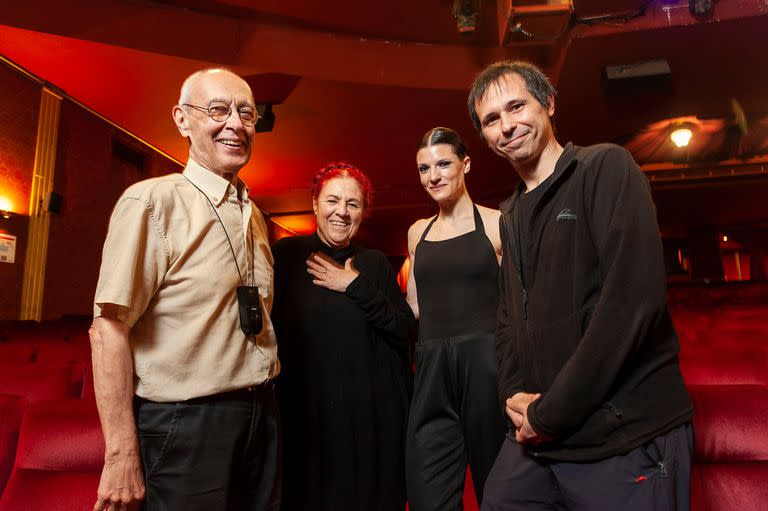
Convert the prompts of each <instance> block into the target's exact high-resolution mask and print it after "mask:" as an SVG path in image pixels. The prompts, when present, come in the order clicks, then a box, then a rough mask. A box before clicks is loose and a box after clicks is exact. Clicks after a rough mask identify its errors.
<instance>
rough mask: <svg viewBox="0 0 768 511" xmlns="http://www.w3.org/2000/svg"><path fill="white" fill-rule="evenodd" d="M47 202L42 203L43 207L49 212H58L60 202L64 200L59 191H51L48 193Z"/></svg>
mask: <svg viewBox="0 0 768 511" xmlns="http://www.w3.org/2000/svg"><path fill="white" fill-rule="evenodd" d="M46 202H47V204H44V206H45V209H47V210H48V211H50V212H51V213H58V212H60V211H61V206H62V203H63V202H64V196H63V195H61V194H60V193H56V192H51V193H50V194H49V195H48V200H47V201H46Z"/></svg>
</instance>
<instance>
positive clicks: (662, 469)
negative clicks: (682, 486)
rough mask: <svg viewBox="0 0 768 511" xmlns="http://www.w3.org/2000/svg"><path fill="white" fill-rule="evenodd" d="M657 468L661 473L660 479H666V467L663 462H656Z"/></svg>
mask: <svg viewBox="0 0 768 511" xmlns="http://www.w3.org/2000/svg"><path fill="white" fill-rule="evenodd" d="M658 466H659V471H660V472H661V477H663V478H664V479H666V478H667V467H665V466H664V462H663V461H660V462H658Z"/></svg>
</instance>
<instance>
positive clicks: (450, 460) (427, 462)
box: [405, 333, 506, 511]
mask: <svg viewBox="0 0 768 511" xmlns="http://www.w3.org/2000/svg"><path fill="white" fill-rule="evenodd" d="M496 373H497V362H496V336H495V334H493V333H478V334H470V335H464V336H460V337H452V338H448V339H436V340H426V341H419V342H418V343H417V345H416V378H415V383H414V396H413V400H412V402H411V411H410V413H409V416H408V433H407V437H406V469H405V474H406V483H407V487H408V503H409V506H410V509H411V510H412V511H425V510H432V509H434V510H439V511H446V510H453V509H461V508H462V496H463V493H464V479H465V477H466V471H467V463H469V467H470V469H471V471H472V482H473V483H474V486H475V494H476V495H477V500H478V501H482V498H483V497H482V491H483V485H484V484H485V479H486V477H487V475H488V472H489V471H490V469H491V466H492V465H493V462H494V460H495V459H496V455H497V453H498V452H499V448H500V447H501V444H502V442H503V440H504V432H505V429H506V427H505V423H504V417H503V415H502V413H501V409H500V408H499V401H498V397H497V396H498V390H497V375H496Z"/></svg>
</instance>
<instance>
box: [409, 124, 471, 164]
mask: <svg viewBox="0 0 768 511" xmlns="http://www.w3.org/2000/svg"><path fill="white" fill-rule="evenodd" d="M437 144H446V145H449V146H451V148H452V149H453V152H454V153H456V156H458V157H459V158H460V159H461V158H464V157H465V156H467V146H465V145H464V140H462V138H461V135H459V134H458V133H457V132H456V131H454V130H452V129H451V128H443V127H440V126H438V127H437V128H432V129H431V130H429V131H428V132H426V133H424V135H422V137H421V138H420V139H419V145H418V146H417V147H416V150H417V151H418V150H420V149H423V148H425V147H430V146H433V145H437Z"/></svg>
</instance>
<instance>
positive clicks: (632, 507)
mask: <svg viewBox="0 0 768 511" xmlns="http://www.w3.org/2000/svg"><path fill="white" fill-rule="evenodd" d="M510 435H511V436H510ZM692 453H693V429H692V427H691V425H690V423H689V424H685V425H683V426H680V427H678V428H676V429H673V430H672V431H669V432H668V433H666V434H664V435H660V436H658V437H656V438H655V439H653V440H652V441H651V442H649V443H648V444H646V445H644V446H641V447H638V448H636V449H634V450H632V451H630V452H628V453H627V454H625V455H623V456H614V457H612V458H607V459H605V460H600V461H596V462H590V463H564V462H546V461H541V460H536V459H534V458H533V457H531V456H530V454H528V451H527V450H526V449H525V448H524V447H523V446H521V445H520V444H518V443H517V442H516V441H515V438H514V431H512V432H511V433H508V434H507V438H506V439H505V440H504V445H503V446H502V448H501V451H499V457H498V458H497V459H496V463H495V464H494V465H493V469H492V470H491V473H490V475H489V476H488V480H487V481H486V483H485V499H484V500H483V505H482V507H481V510H482V511H517V510H526V511H527V510H538V509H547V510H552V509H557V510H562V509H568V510H572V511H573V510H579V511H581V510H583V511H593V510H622V511H662V510H663V511H686V510H688V509H689V508H690V475H691V456H692ZM662 466H663V468H662Z"/></svg>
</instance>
